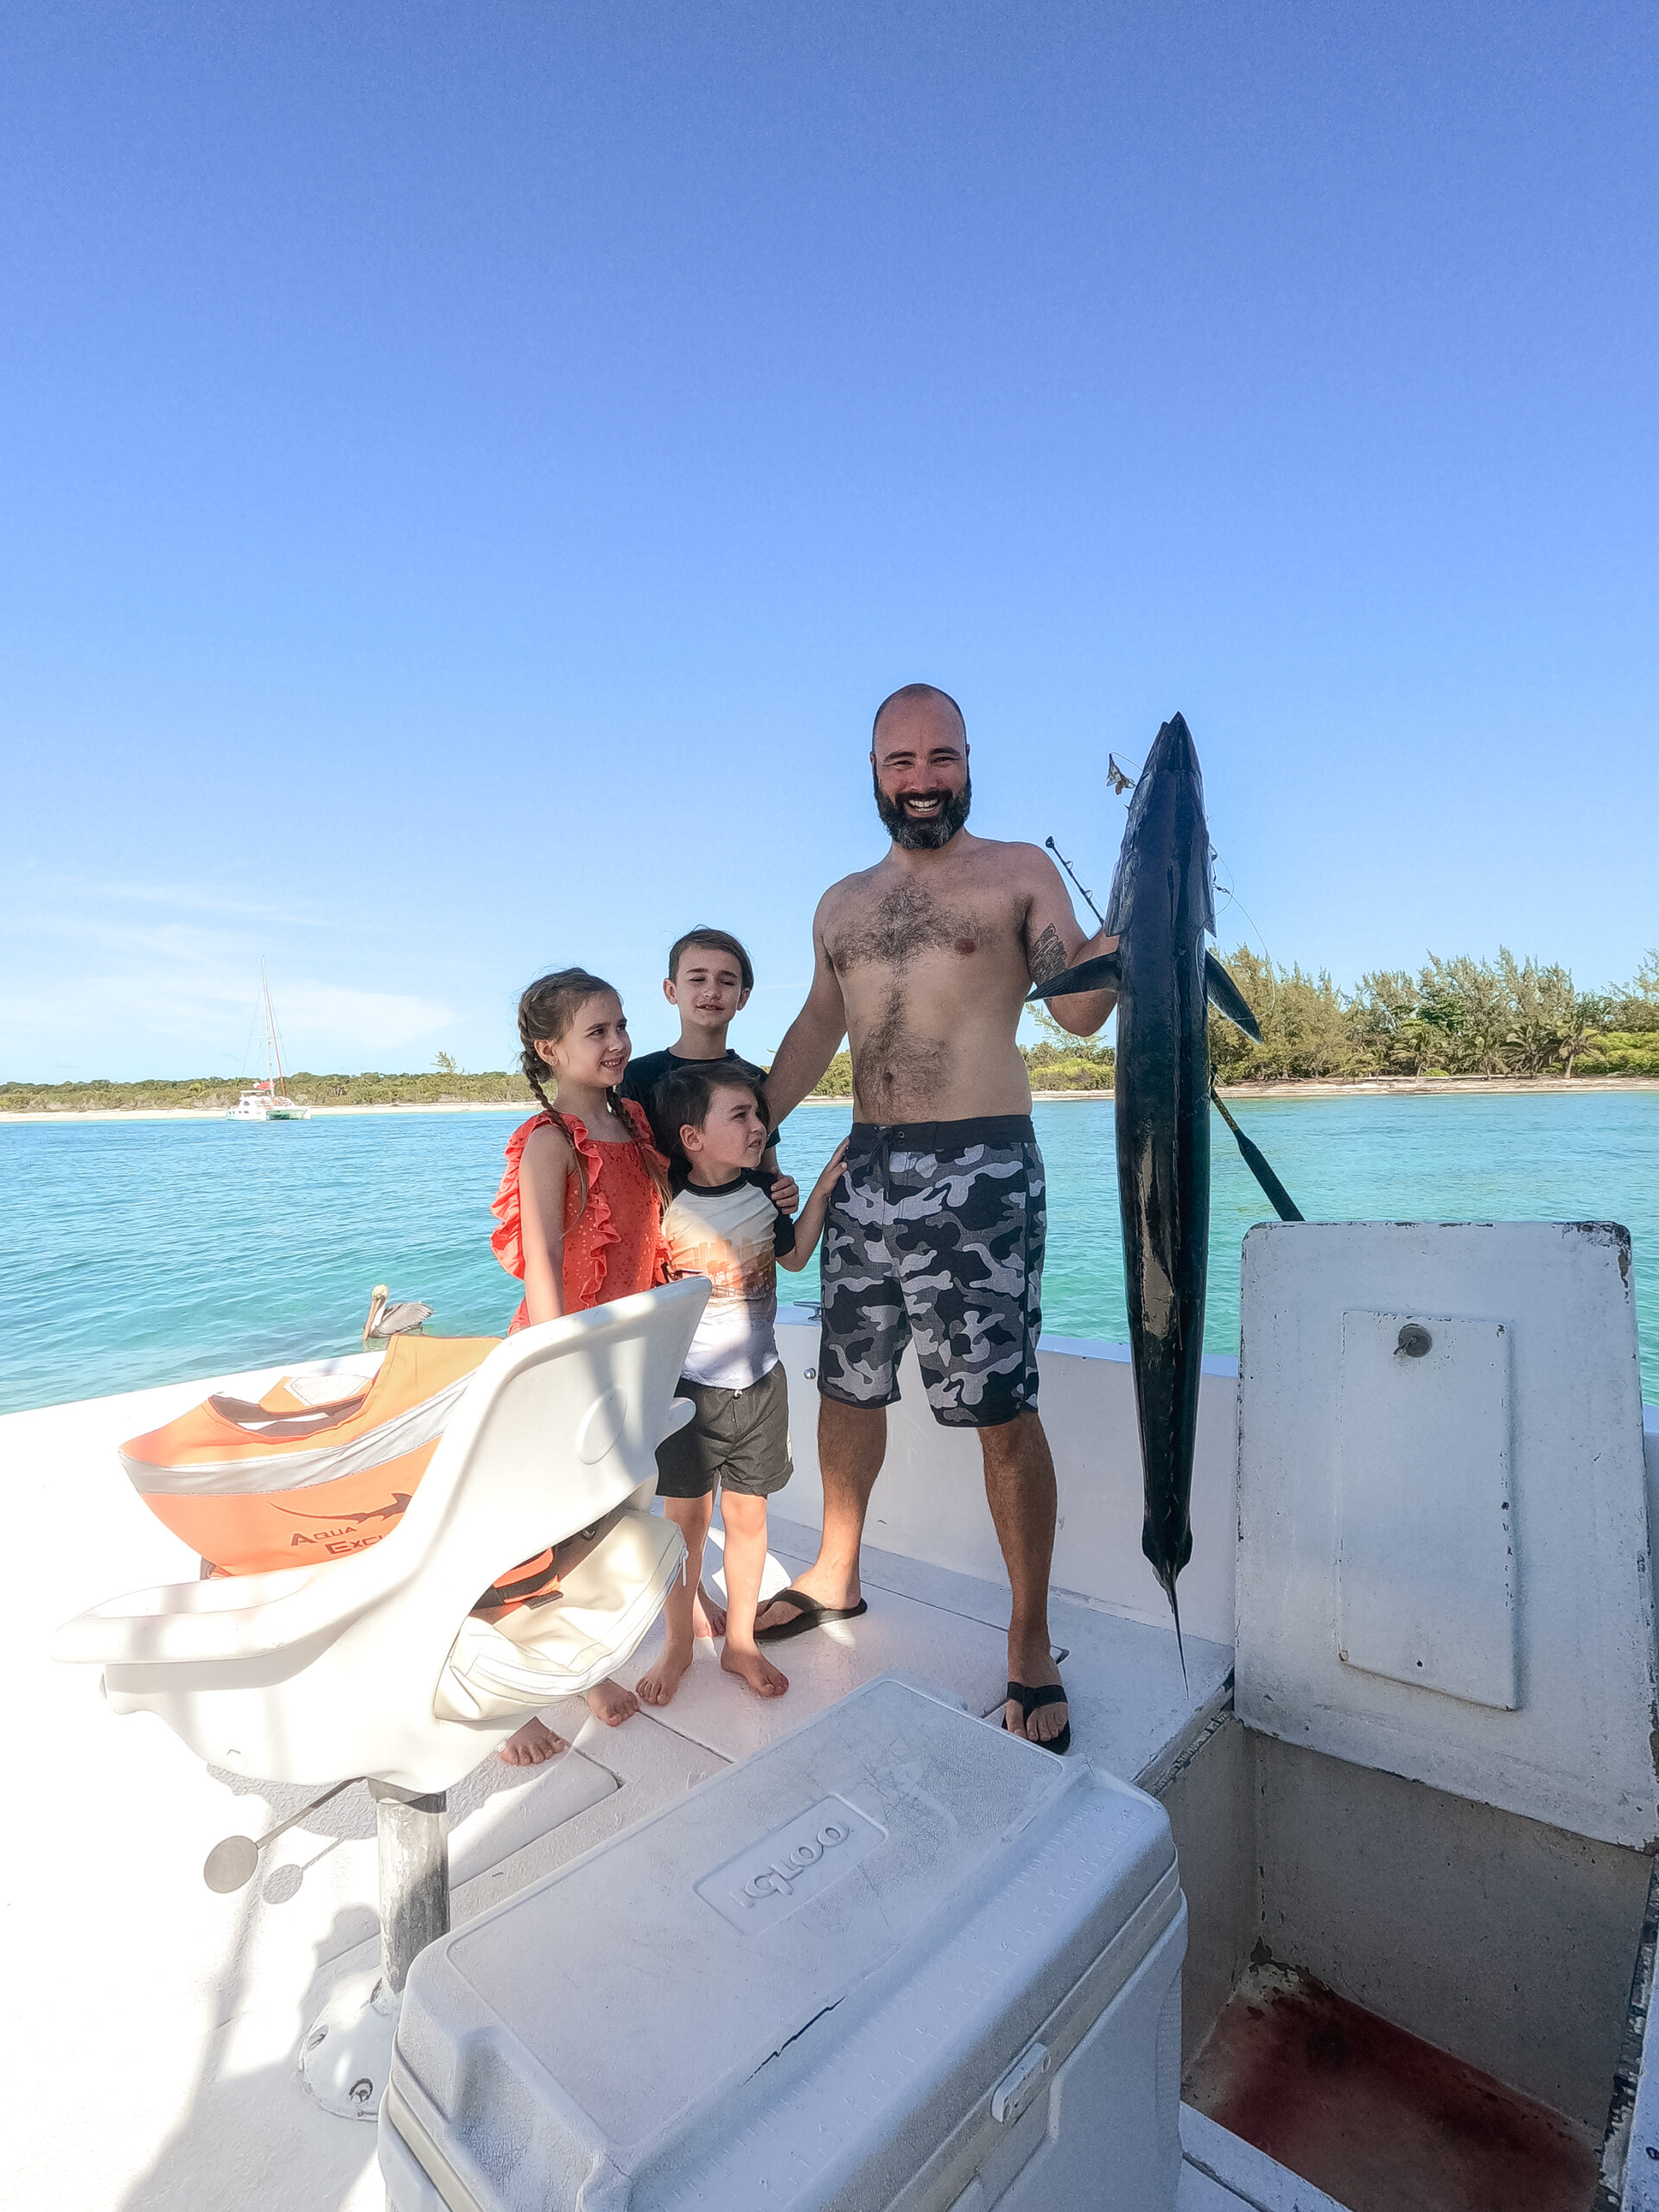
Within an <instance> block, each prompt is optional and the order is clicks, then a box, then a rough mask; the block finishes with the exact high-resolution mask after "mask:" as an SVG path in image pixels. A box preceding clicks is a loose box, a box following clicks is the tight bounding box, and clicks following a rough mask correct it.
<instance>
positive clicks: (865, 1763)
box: [379, 1676, 1186, 2212]
mask: <svg viewBox="0 0 1659 2212" xmlns="http://www.w3.org/2000/svg"><path fill="white" fill-rule="evenodd" d="M1185 1948H1186V1907H1185V1900H1184V1899H1183V1897H1182V1896H1181V1891H1180V1879H1179V1870H1178V1868H1177V1866H1176V1863H1175V1848H1174V1844H1173V1840H1172V1839H1171V1836H1170V1831H1169V1822H1168V1821H1167V1819H1166V1816H1165V1814H1164V1811H1163V1808H1162V1807H1161V1806H1160V1805H1158V1804H1156V1803H1155V1802H1154V1801H1153V1799H1151V1798H1150V1797H1147V1796H1143V1795H1142V1793H1141V1791H1140V1790H1138V1789H1130V1788H1129V1787H1128V1785H1127V1784H1126V1783H1121V1782H1117V1781H1115V1780H1113V1779H1111V1778H1110V1777H1107V1776H1103V1775H1096V1773H1095V1772H1094V1771H1093V1770H1091V1769H1090V1767H1088V1766H1087V1765H1085V1764H1084V1763H1083V1762H1082V1761H1081V1760H1080V1759H1077V1758H1070V1759H1059V1758H1055V1757H1054V1756H1053V1754H1052V1752H1048V1751H1038V1750H1037V1749H1036V1748H1035V1747H1034V1746H1033V1745H1027V1744H1023V1743H1021V1742H1020V1741H1018V1740H1017V1739H1015V1738H1012V1737H1009V1736H1007V1735H1005V1734H1003V1733H1002V1732H1001V1731H1000V1730H998V1729H996V1728H994V1727H991V1726H987V1725H986V1723H985V1722H983V1721H982V1720H977V1719H973V1718H971V1717H970V1716H969V1714H968V1713H963V1712H962V1711H960V1710H959V1709H957V1708H956V1707H951V1706H950V1705H947V1704H944V1703H943V1702H941V1701H940V1700H938V1699H936V1698H933V1697H930V1696H927V1695H926V1694H924V1693H923V1692H921V1691H919V1690H917V1689H914V1688H911V1687H910V1686H909V1685H908V1684H906V1683H904V1682H901V1681H897V1680H894V1679H893V1678H892V1677H890V1676H886V1677H883V1678H882V1679H880V1681H874V1682H871V1683H869V1684H868V1685H867V1686H866V1687H865V1688H863V1689H861V1690H859V1691H856V1692H855V1694H853V1695H852V1696H850V1697H848V1698H845V1699H843V1700H842V1702H841V1703H840V1704H839V1705H837V1706H834V1707H831V1708H830V1709H829V1711H828V1712H826V1713H820V1714H819V1715H818V1717H817V1719H814V1720H811V1721H809V1722H808V1723H807V1724H806V1726H804V1727H803V1728H801V1729H799V1730H798V1732H796V1733H795V1734H793V1735H791V1736H787V1737H785V1738H783V1739H782V1740H781V1741H779V1742H778V1743H776V1744H773V1745H772V1746H771V1747H770V1748H769V1749H768V1750H766V1751H762V1752H760V1753H757V1754H756V1756H755V1757H753V1758H750V1759H748V1760H747V1761H745V1762H744V1763H743V1764H741V1765H740V1766H734V1767H730V1768H728V1770H726V1771H725V1772H724V1773H722V1774H720V1775H717V1776H715V1777H714V1779H713V1780H711V1781H709V1782H706V1783H703V1784H702V1786H701V1787H700V1788H698V1789H695V1790H692V1791H690V1793H689V1794H688V1795H687V1796H685V1797H683V1798H682V1799H681V1800H680V1801H679V1802H677V1803H676V1804H674V1805H671V1806H670V1807H668V1808H666V1809H664V1811H662V1812H660V1813H658V1814H657V1815H655V1816H654V1817H653V1818H652V1819H649V1820H646V1821H641V1822H640V1823H639V1826H638V1827H632V1828H630V1829H628V1830H627V1831H626V1832H625V1833H624V1834H620V1835H618V1836H614V1837H613V1838H612V1839H610V1840H608V1841H607V1842H606V1843H604V1844H601V1845H600V1846H599V1847H597V1848H595V1849H594V1850H593V1851H591V1852H589V1853H588V1854H587V1856H586V1857H585V1858H582V1859H577V1860H575V1862H574V1863H573V1864H572V1865H570V1866H567V1867H564V1868H563V1869H562V1870H561V1871H560V1872H558V1873H556V1874H553V1875H550V1876H549V1877H548V1878H546V1879H545V1880H544V1881H542V1882H539V1883H537V1884H536V1885H534V1886H533V1887H531V1888H530V1889H527V1890H524V1891H520V1893H519V1894H518V1896H517V1897H511V1898H508V1899H507V1900H506V1901H505V1903H503V1904H499V1905H498V1906H496V1907H495V1908H494V1910H492V1911H490V1912H487V1913H485V1914H484V1915H483V1916H481V1917H480V1918H479V1919H477V1920H474V1921H473V1922H472V1923H470V1924H469V1925H468V1926H467V1927H465V1928H461V1929H457V1930H455V1931H454V1933H453V1934H451V1935H448V1936H445V1937H444V1938H443V1939H442V1941H441V1942H436V1943H435V1944H433V1945H432V1947H431V1948H430V1949H429V1950H427V1951H425V1952H423V1954H422V1955H421V1957H420V1958H419V1959H418V1960H417V1961H416V1964H415V1967H414V1970H413V1972H412V1973H411V1974H410V1979H409V1983H408V1986H407V1988H406V1990H405V1992H404V2002H403V2009H402V2014H401V2017H400V2018H399V2021H398V2024H397V2050H396V2053H395V2056H394V2058H393V2061H392V2066H391V2076H390V2080H389V2082H388V2086H387V2089H386V2094H385V2100H384V2101H383V2103H382V2107H381V2113H380V2137H379V2152H380V2164H381V2169H382V2172H383V2174H384V2176H385V2183H386V2189H387V2196H388V2199H389V2202H390V2205H391V2212H444V2208H448V2212H578V2208H579V2212H645V2208H647V2207H648V2208H650V2212H690V2208H692V2207H694V2206H696V2207H705V2208H709V2209H710V2212H748V2208H750V2207H757V2208H758V2207H766V2208H768V2212H770V2208H779V2212H782V2209H783V2208H789V2212H808V2208H810V2212H828V2208H830V2207H835V2208H836V2212H880V2208H884V2207H886V2208H893V2212H935V2208H938V2212H944V2208H947V2207H955V2208H957V2212H988V2208H990V2207H991V2206H993V2205H995V2206H997V2207H998V2208H1000V2212H1072V2208H1076V2212H1084V2208H1087V2209H1088V2212H1097V2208H1098V2207H1099V2206H1101V2205H1103V2204H1104V2203H1107V2202H1110V2203H1111V2204H1113V2205H1115V2206H1118V2207H1121V2208H1122V2212H1171V2208H1173V2205H1174V2202H1175V2191H1176V2184H1177V2181H1178V2178H1179V2171H1180V2155H1181V2154H1180V2141H1179V2094H1180V2041H1181V2037H1180V1966H1181V1958H1182V1955H1183V1953H1184V1952H1185Z"/></svg>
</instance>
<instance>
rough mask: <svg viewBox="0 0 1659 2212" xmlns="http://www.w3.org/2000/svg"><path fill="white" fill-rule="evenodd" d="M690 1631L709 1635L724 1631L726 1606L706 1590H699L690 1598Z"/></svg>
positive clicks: (718, 1634)
mask: <svg viewBox="0 0 1659 2212" xmlns="http://www.w3.org/2000/svg"><path fill="white" fill-rule="evenodd" d="M691 1633H692V1635H693V1636H709V1637H715V1636H724V1635H725V1633H726V1608H725V1606H724V1605H721V1602H720V1600H719V1599H718V1598H711V1597H710V1596H709V1592H707V1591H706V1590H699V1591H698V1592H697V1594H696V1597H695V1598H694V1599H692V1600H691Z"/></svg>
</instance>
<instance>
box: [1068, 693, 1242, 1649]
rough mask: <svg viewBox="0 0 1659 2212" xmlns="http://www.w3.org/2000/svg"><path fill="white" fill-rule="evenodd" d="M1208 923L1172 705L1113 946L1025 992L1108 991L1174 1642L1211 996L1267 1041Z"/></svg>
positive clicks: (1132, 806) (1147, 1438)
mask: <svg viewBox="0 0 1659 2212" xmlns="http://www.w3.org/2000/svg"><path fill="white" fill-rule="evenodd" d="M1215 927H1216V912H1215V895H1214V891H1213V887H1212V882H1211V871H1210V833H1209V831H1208V829H1206V828H1205V819H1204V779H1203V778H1202V777H1201V776H1200V774H1199V772H1198V754H1197V753H1196V752H1195V751H1194V749H1193V745H1192V734H1191V732H1190V731H1189V730H1188V728H1187V727H1186V724H1185V721H1183V719H1182V718H1181V716H1180V715H1175V716H1174V718H1173V720H1172V721H1166V723H1165V724H1164V726H1163V728H1161V729H1160V731H1159V733H1158V741H1157V743H1156V744H1155V745H1154V747H1153V748H1152V752H1151V753H1150V755H1149V756H1148V758H1147V765H1146V766H1145V767H1144V768H1143V769H1142V770H1141V778H1140V781H1139V782H1138V783H1137V784H1136V785H1135V797H1134V798H1132V799H1131V800H1130V802H1129V818H1128V825H1127V826H1126V828H1125V829H1124V832H1123V849H1122V852H1121V853H1120V854H1119V855H1118V861H1117V873H1116V875H1114V877H1113V878H1112V895H1111V900H1110V903H1109V906H1108V907H1107V910H1106V929H1107V932H1108V934H1109V935H1110V936H1115V937H1116V938H1117V939H1118V946H1117V950H1116V952H1109V953H1105V954H1103V955H1102V956H1101V957H1099V958H1097V959H1094V960H1085V961H1084V962H1082V963H1080V964H1079V965H1078V966H1077V967H1076V968H1070V969H1066V970H1065V973H1064V974H1063V975H1058V976H1052V977H1051V979H1050V980H1049V981H1048V982H1046V983H1042V984H1039V986H1038V988H1036V989H1035V990H1034V991H1033V993H1032V997H1033V999H1052V998H1059V997H1063V996H1066V995H1070V994H1071V993H1074V992H1078V991H1097V990H1102V989H1103V988H1106V987H1107V986H1108V985H1114V986H1116V991H1117V1075H1116V1123H1117V1192H1118V1202H1119V1205H1120V1206H1121V1208H1122V1215H1123V1258H1124V1267H1125V1272H1126V1274H1127V1276H1128V1306H1129V1351H1130V1357H1131V1359H1132V1360H1133V1363H1134V1368H1135V1409H1136V1412H1137V1413H1138V1414H1139V1416H1140V1424H1141V1471H1142V1474H1143V1476H1144V1479H1145V1485H1146V1522H1145V1526H1144V1528H1143V1529H1142V1532H1141V1549H1142V1551H1144V1552H1145V1554H1146V1555H1147V1559H1148V1560H1150V1561H1151V1562H1152V1568H1153V1572H1154V1574H1156V1576H1157V1577H1158V1580H1159V1581H1160V1583H1161V1584H1162V1586H1163V1588H1164V1593H1165V1595H1166V1597H1167V1598H1168V1599H1169V1604H1170V1610H1171V1611H1172V1612H1173V1614H1174V1617H1175V1634H1176V1638H1177V1642H1178V1643H1179V1638H1180V1631H1181V1615H1180V1608H1179V1605H1177V1603H1176V1599H1175V1578H1176V1576H1177V1575H1178V1574H1179V1573H1180V1571H1181V1569H1182V1568H1183V1567H1185V1565H1186V1562H1187V1560H1189V1559H1190V1558H1191V1557H1192V1520H1191V1516H1190V1511H1189V1508H1190V1504H1191V1500H1192V1443H1193V1437H1194V1434H1195V1432H1196V1430H1197V1427H1198V1376H1199V1372H1200V1369H1201V1365H1202V1360H1203V1354H1204V1282H1205V1262H1206V1261H1207V1259H1208V1256H1209V1246H1210V1033H1209V1014H1208V1007H1209V1005H1210V1003H1211V1001H1213V1003H1214V1004H1215V1005H1216V1007H1217V1008H1218V1009H1219V1010H1220V1011H1221V1012H1222V1013H1223V1014H1225V1015H1226V1016H1227V1018H1228V1019H1229V1020H1230V1021H1236V1023H1237V1024H1238V1025H1239V1027H1240V1028H1242V1029H1243V1030H1244V1031H1245V1032H1246V1033H1248V1034H1249V1036H1250V1037H1252V1038H1254V1039H1255V1040H1256V1042H1257V1043H1258V1044H1259V1043H1260V1042H1261V1033H1260V1032H1259V1030H1258V1029H1257V1027H1256V1026H1255V1016H1254V1015H1253V1014H1251V1012H1250V1009H1249V1005H1248V1003H1247V1002H1246V1001H1245V998H1244V995H1243V993H1242V992H1241V991H1240V989H1239V988H1238V986H1237V985H1236V983H1235V982H1234V981H1233V979H1232V977H1231V976H1230V975H1229V974H1228V973H1227V971H1226V969H1224V967H1223V966H1222V964H1221V963H1220V962H1219V961H1218V960H1217V958H1216V957H1215V955H1214V953H1212V952H1211V951H1210V950H1209V949H1208V947H1207V946H1206V944H1205V938H1206V937H1207V936H1213V935H1214V934H1215ZM1183 1664H1185V1661H1183Z"/></svg>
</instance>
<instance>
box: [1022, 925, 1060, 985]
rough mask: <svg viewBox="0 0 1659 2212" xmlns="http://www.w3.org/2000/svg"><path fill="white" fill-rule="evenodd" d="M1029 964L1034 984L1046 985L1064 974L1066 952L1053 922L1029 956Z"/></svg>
mask: <svg viewBox="0 0 1659 2212" xmlns="http://www.w3.org/2000/svg"><path fill="white" fill-rule="evenodd" d="M1027 964H1028V965H1029V967H1030V969H1031V980H1032V982H1033V983H1046V982H1047V981H1048V979H1049V977H1050V976H1058V975H1060V974H1061V973H1063V971H1064V969H1065V949H1064V947H1063V946H1062V945H1061V944H1060V933H1059V931H1058V930H1057V929H1056V928H1055V926H1054V925H1053V923H1052V922H1051V923H1050V924H1049V925H1048V927H1047V928H1046V930H1045V931H1043V933H1042V935H1041V937H1039V938H1038V940H1037V942H1036V944H1033V946H1032V948H1031V950H1030V952H1029V954H1028V955H1027Z"/></svg>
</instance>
